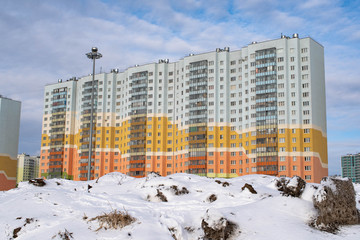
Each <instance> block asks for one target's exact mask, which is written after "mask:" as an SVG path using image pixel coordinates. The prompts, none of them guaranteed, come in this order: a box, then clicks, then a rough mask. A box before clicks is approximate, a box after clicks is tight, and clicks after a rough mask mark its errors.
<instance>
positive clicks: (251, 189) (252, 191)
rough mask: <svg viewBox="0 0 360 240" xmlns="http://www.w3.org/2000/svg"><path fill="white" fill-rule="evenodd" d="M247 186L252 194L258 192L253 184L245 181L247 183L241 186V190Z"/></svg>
mask: <svg viewBox="0 0 360 240" xmlns="http://www.w3.org/2000/svg"><path fill="white" fill-rule="evenodd" d="M245 188H247V189H248V190H249V191H250V192H251V193H252V194H257V192H256V191H255V189H254V187H253V186H252V185H251V184H248V183H245V185H244V186H243V187H242V188H241V190H243V191H244V189H245Z"/></svg>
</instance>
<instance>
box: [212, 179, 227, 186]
mask: <svg viewBox="0 0 360 240" xmlns="http://www.w3.org/2000/svg"><path fill="white" fill-rule="evenodd" d="M215 182H216V183H217V184H221V185H222V186H223V187H228V186H230V183H228V182H222V181H220V180H215Z"/></svg>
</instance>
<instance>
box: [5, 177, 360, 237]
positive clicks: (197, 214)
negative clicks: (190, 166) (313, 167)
mask: <svg viewBox="0 0 360 240" xmlns="http://www.w3.org/2000/svg"><path fill="white" fill-rule="evenodd" d="M276 179H277V178H275V177H271V176H264V175H249V176H244V177H238V178H234V179H210V178H206V177H199V176H196V175H188V174H174V175H171V176H168V177H159V176H156V175H151V176H149V177H147V178H141V179H135V178H131V177H128V176H126V175H123V174H120V173H111V174H108V175H106V176H104V177H101V178H99V179H98V180H94V181H89V182H74V181H69V180H63V179H52V180H46V181H45V182H46V185H45V186H43V187H38V186H34V185H32V184H29V183H27V182H23V183H20V185H19V187H18V188H17V189H13V190H10V191H7V192H0V239H4V240H5V239H18V240H21V239H40V240H42V239H80V240H81V239H84V240H85V239H86V240H89V239H108V240H110V239H134V240H137V239H140V240H147V239H154V240H155V239H156V240H162V239H164V240H165V239H169V240H171V239H177V240H180V239H191V240H192V239H194V240H195V239H203V238H204V235H205V233H204V229H205V228H206V227H208V226H210V227H211V226H212V227H213V228H214V227H215V228H216V226H225V225H226V224H227V223H231V224H229V225H227V226H228V230H229V231H228V233H229V232H231V237H230V238H229V239H326V240H328V239H359V236H360V225H353V226H346V227H341V229H340V231H339V232H338V233H337V234H331V233H327V232H322V231H319V230H316V229H314V228H312V227H310V226H309V225H308V223H309V222H310V221H311V219H313V218H314V217H315V216H316V213H317V212H316V209H315V208H314V206H313V203H312V196H313V193H314V191H315V189H314V188H313V187H312V186H311V185H316V184H307V185H306V188H305V190H304V192H303V194H302V195H301V197H300V198H294V197H285V196H282V194H281V193H280V192H279V191H278V190H277V187H276ZM245 183H248V184H251V185H252V186H253V188H254V190H255V191H256V192H257V193H256V194H253V193H251V192H250V191H249V190H248V189H247V188H244V190H242V187H243V186H244V185H245ZM355 191H356V201H357V208H358V209H360V203H359V201H360V186H359V185H356V186H355ZM115 211H117V213H119V212H122V213H123V214H128V215H129V216H131V217H133V218H134V220H133V221H130V222H132V223H131V224H130V225H127V226H125V227H123V228H118V229H112V228H110V227H109V226H107V225H106V224H103V225H101V222H100V218H97V219H93V218H96V217H97V216H101V215H104V214H108V213H111V212H112V213H114V212H115ZM101 226H102V228H101ZM228 233H226V232H224V233H223V234H224V236H225V235H226V234H228ZM14 237H15V238H14Z"/></svg>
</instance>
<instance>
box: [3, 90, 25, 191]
mask: <svg viewBox="0 0 360 240" xmlns="http://www.w3.org/2000/svg"><path fill="white" fill-rule="evenodd" d="M20 109H21V103H20V102H19V101H15V100H11V99H9V98H5V97H3V96H1V95H0V191H5V190H9V189H11V188H14V187H15V186H16V167H17V154H18V145H19V128H20Z"/></svg>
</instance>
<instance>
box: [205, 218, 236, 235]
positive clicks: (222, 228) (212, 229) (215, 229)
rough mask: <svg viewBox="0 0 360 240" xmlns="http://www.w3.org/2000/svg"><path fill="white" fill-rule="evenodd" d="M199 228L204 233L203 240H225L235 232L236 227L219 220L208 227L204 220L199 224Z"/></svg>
mask: <svg viewBox="0 0 360 240" xmlns="http://www.w3.org/2000/svg"><path fill="white" fill-rule="evenodd" d="M201 228H202V229H203V231H204V240H215V239H216V240H218V239H219V240H226V239H229V238H230V237H231V235H232V234H233V233H234V232H235V230H236V228H237V225H236V224H235V223H233V222H230V221H228V220H227V219H226V218H221V219H220V220H219V221H218V222H217V223H215V224H212V225H210V224H209V223H207V222H206V221H205V220H204V219H203V220H202V222H201Z"/></svg>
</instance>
